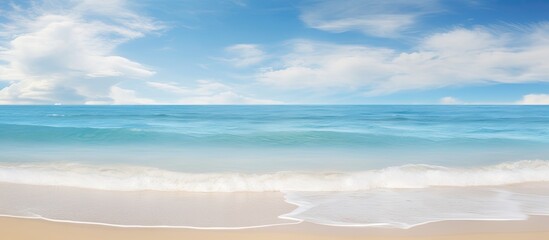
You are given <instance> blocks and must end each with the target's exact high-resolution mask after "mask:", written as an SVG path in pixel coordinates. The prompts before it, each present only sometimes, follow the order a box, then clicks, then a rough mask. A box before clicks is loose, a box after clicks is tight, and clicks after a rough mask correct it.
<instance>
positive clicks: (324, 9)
mask: <svg viewBox="0 0 549 240" xmlns="http://www.w3.org/2000/svg"><path fill="white" fill-rule="evenodd" d="M437 2H438V1H436V0H424V1H409V0H392V1H364V0H340V1H330V0H321V1H315V2H314V3H313V4H310V5H307V6H305V7H303V8H302V13H301V19H302V20H303V22H304V23H305V24H307V26H309V27H311V28H316V29H320V30H323V31H328V32H336V33H338V32H346V31H359V32H362V33H364V34H367V35H373V36H379V37H395V36H398V35H399V34H400V33H401V32H402V31H405V30H407V29H409V28H410V27H412V26H414V24H415V23H416V22H417V21H418V19H419V18H420V17H422V16H424V15H426V14H429V13H432V12H434V11H438V4H437Z"/></svg>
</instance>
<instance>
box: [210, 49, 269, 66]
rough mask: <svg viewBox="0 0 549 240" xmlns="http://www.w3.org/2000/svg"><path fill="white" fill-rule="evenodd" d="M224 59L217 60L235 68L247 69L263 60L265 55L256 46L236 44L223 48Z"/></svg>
mask: <svg viewBox="0 0 549 240" xmlns="http://www.w3.org/2000/svg"><path fill="white" fill-rule="evenodd" d="M225 52H226V53H227V55H228V56H227V57H226V58H220V59H219V60H221V61H225V62H228V63H230V64H232V65H234V66H235V67H248V66H252V65H256V64H258V63H261V62H262V61H263V60H265V58H266V55H265V52H263V50H261V47H260V46H259V45H257V44H236V45H232V46H229V47H227V48H225Z"/></svg>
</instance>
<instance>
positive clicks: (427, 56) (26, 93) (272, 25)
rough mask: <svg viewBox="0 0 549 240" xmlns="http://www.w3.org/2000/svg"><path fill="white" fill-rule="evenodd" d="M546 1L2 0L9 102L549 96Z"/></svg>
mask: <svg viewBox="0 0 549 240" xmlns="http://www.w3.org/2000/svg"><path fill="white" fill-rule="evenodd" d="M547 13H549V1H546V0H530V1H528V0H520V1H519V0H516V1H507V0H483V1H480V0H478V1H475V0H418V1H409V0H393V1H389V0H386V1H385V0H383V1H382V0H378V1H374V0H337V1H333V0H301V1H300V0H224V1H222V0H219V1H213V0H140V1H130V0H0V104H549V14H547Z"/></svg>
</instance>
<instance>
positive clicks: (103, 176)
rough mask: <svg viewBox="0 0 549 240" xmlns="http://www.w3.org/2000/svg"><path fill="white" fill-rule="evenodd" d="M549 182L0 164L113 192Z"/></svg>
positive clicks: (477, 176)
mask: <svg viewBox="0 0 549 240" xmlns="http://www.w3.org/2000/svg"><path fill="white" fill-rule="evenodd" d="M544 181H549V161H543V160H524V161H517V162H509V163H502V164H498V165H492V166H485V167H476V168H447V167H440V166H430V165H417V164H414V165H403V166H398V167H389V168H384V169H379V170H370V171H362V172H276V173H257V174H253V173H183V172H173V171H167V170H162V169H157V168H149V167H138V166H94V165H82V164H75V163H56V164H7V163H3V164H1V165H0V182H6V183H18V184H32V185H46V186H68V187H79V188H89V189H100V190H114V191H139V190H156V191H184V192H269V191H280V192H286V191H306V192H326V191H361V190H370V189H399V188H427V187H438V186H451V187H470V186H500V185H509V184H519V183H528V182H544Z"/></svg>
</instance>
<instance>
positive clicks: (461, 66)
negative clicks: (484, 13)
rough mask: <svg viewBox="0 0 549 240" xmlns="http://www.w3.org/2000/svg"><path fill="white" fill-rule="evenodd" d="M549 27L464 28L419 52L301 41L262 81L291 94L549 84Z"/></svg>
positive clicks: (433, 39)
mask: <svg viewBox="0 0 549 240" xmlns="http://www.w3.org/2000/svg"><path fill="white" fill-rule="evenodd" d="M548 39H549V23H547V22H545V23H540V24H537V25H533V26H527V27H523V28H522V29H520V31H515V30H505V29H503V30H502V29H501V28H500V29H488V28H480V27H478V28H473V29H465V28H457V29H454V30H450V31H447V32H443V33H437V34H433V35H431V36H428V37H426V38H424V39H422V40H421V41H420V42H419V43H418V44H417V46H416V47H415V48H414V50H412V51H398V50H396V49H389V48H379V47H368V46H363V45H338V44H330V43H319V42H313V41H304V40H298V41H294V42H293V43H291V44H290V45H291V46H292V48H291V49H290V50H289V52H288V53H287V54H285V55H283V56H281V57H280V58H279V59H278V63H276V67H271V68H263V69H262V70H261V71H260V73H259V75H258V79H259V81H261V82H263V83H266V84H268V85H271V86H276V87H280V88H286V89H324V90H330V91H340V90H342V89H347V90H361V91H364V92H365V94H367V95H382V94H389V93H394V92H397V91H402V90H411V89H432V88H440V87H446V86H455V85H470V84H487V83H525V82H541V81H545V82H547V81H549V44H548V42H549V40H548Z"/></svg>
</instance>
